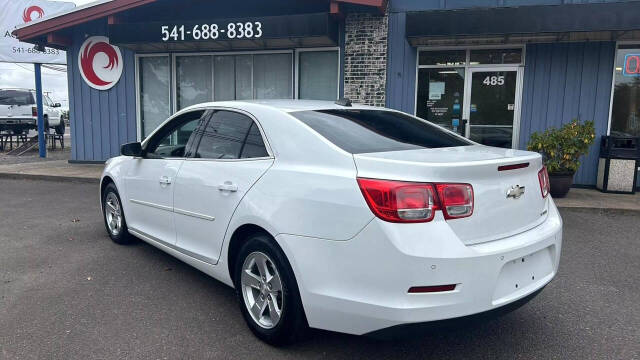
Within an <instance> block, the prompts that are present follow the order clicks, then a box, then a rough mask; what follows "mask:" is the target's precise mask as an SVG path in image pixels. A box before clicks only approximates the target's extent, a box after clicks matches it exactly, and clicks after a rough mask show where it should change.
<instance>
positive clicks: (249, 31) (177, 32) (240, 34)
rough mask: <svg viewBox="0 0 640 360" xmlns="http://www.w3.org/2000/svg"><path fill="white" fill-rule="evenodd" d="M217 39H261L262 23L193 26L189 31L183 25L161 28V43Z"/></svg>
mask: <svg viewBox="0 0 640 360" xmlns="http://www.w3.org/2000/svg"><path fill="white" fill-rule="evenodd" d="M219 37H225V38H228V39H258V38H260V37H262V23H261V22H259V21H255V22H238V23H229V24H227V26H226V28H225V27H222V28H221V27H219V26H218V24H202V25H194V26H193V27H192V28H191V29H187V28H185V26H184V25H175V26H173V27H171V26H168V25H163V26H162V41H170V40H173V41H184V40H191V39H193V40H216V39H218V38H219Z"/></svg>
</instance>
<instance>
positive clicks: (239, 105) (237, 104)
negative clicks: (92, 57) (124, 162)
mask: <svg viewBox="0 0 640 360" xmlns="http://www.w3.org/2000/svg"><path fill="white" fill-rule="evenodd" d="M252 105H254V106H255V105H260V106H264V107H268V108H271V109H276V110H280V111H282V112H286V113H290V112H296V111H311V110H333V109H343V110H344V109H371V110H373V109H378V110H380V108H376V107H373V106H366V105H360V104H353V105H352V106H350V107H349V106H342V105H337V104H336V103H335V102H333V101H324V100H292V99H281V100H235V101H215V102H207V103H201V104H196V105H192V106H189V107H188V108H186V109H184V110H182V111H181V112H185V111H189V110H195V109H202V108H212V107H229V108H236V109H241V110H248V109H247V107H253V106H252Z"/></svg>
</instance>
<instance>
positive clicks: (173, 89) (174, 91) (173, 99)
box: [136, 49, 296, 112]
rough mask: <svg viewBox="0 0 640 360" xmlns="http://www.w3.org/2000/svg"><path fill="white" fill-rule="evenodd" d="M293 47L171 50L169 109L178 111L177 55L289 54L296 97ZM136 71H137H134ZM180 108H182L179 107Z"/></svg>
mask: <svg viewBox="0 0 640 360" xmlns="http://www.w3.org/2000/svg"><path fill="white" fill-rule="evenodd" d="M294 52H295V51H294V50H293V49H289V50H253V51H202V52H173V53H167V54H166V55H168V56H170V62H171V63H170V66H169V68H170V71H171V74H170V75H171V86H170V92H171V101H170V102H171V106H172V108H171V111H172V112H173V111H178V98H177V96H178V83H177V81H178V75H177V71H178V67H177V62H178V61H177V58H178V57H186V56H212V57H215V56H235V55H270V54H289V55H290V56H291V64H292V66H291V76H292V79H291V89H292V91H294V93H293V97H292V99H296V96H295V95H296V94H295V82H296V80H295V71H294V68H295V61H296V57H295V54H294ZM251 69H252V70H251V87H252V91H253V67H252V68H251ZM136 72H137V71H136ZM214 73H215V71H213V67H212V72H211V87H212V88H211V99H210V101H212V102H214V101H215V98H216V94H215V74H214ZM229 101H242V100H229ZM181 110H182V109H181Z"/></svg>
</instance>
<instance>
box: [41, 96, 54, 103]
mask: <svg viewBox="0 0 640 360" xmlns="http://www.w3.org/2000/svg"><path fill="white" fill-rule="evenodd" d="M42 100H43V102H44V105H46V106H53V103H52V102H51V99H49V97H48V96H47V95H45V96H43V97H42Z"/></svg>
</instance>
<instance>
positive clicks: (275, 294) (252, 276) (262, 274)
mask: <svg viewBox="0 0 640 360" xmlns="http://www.w3.org/2000/svg"><path fill="white" fill-rule="evenodd" d="M240 286H241V289H242V297H243V299H244V304H245V306H246V307H247V310H248V311H249V314H250V315H251V317H252V318H253V320H254V321H255V322H256V324H258V325H259V326H260V327H262V328H264V329H272V328H274V327H276V326H277V325H278V322H279V321H280V319H281V318H282V311H283V309H284V296H283V293H282V280H281V278H280V274H279V273H278V269H277V268H276V266H275V264H274V262H273V261H272V260H271V259H270V258H269V257H268V256H267V255H266V254H264V253H262V252H253V253H251V254H249V256H247V258H246V259H245V261H244V263H243V265H242V275H241V279H240Z"/></svg>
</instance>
